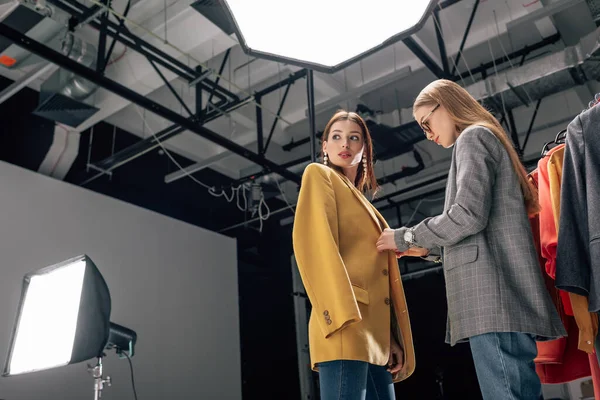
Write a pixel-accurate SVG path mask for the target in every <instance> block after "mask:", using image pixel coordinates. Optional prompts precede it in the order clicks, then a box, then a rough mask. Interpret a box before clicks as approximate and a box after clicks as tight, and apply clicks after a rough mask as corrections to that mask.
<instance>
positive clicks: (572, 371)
mask: <svg viewBox="0 0 600 400" xmlns="http://www.w3.org/2000/svg"><path fill="white" fill-rule="evenodd" d="M529 180H530V182H531V183H533V185H534V186H536V187H538V190H539V186H538V170H535V171H533V172H532V173H531V174H530V175H529ZM530 224H531V229H532V233H533V238H534V244H535V247H536V251H537V254H538V260H539V264H540V268H541V271H542V276H543V277H544V282H545V283H546V288H547V290H548V292H549V293H550V297H551V298H552V301H553V303H554V305H555V307H556V309H557V311H558V313H559V315H560V318H561V320H562V322H563V325H564V326H565V329H566V330H567V332H568V336H567V337H562V338H559V339H556V340H551V341H544V342H537V348H538V355H537V357H536V358H535V360H534V362H535V368H536V372H537V374H538V376H539V377H540V381H541V382H542V383H544V384H557V383H565V382H571V381H573V380H576V379H579V378H585V377H587V376H590V375H591V374H592V372H591V368H590V363H589V359H588V356H587V354H586V353H584V352H581V351H578V350H577V345H578V340H577V337H578V335H579V330H578V328H577V324H576V323H575V320H574V318H573V317H572V316H568V315H567V314H566V313H565V310H564V306H563V303H562V298H561V296H560V294H559V290H558V289H556V287H555V282H554V279H552V278H551V277H550V276H549V275H548V273H547V272H546V268H545V259H544V258H543V257H542V252H541V244H540V232H541V229H540V221H539V214H538V215H536V216H533V217H530ZM598 398H599V399H600V397H598Z"/></svg>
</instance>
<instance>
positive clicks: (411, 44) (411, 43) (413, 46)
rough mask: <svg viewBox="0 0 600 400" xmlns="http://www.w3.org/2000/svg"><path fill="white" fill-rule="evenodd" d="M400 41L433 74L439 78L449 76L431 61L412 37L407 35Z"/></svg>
mask: <svg viewBox="0 0 600 400" xmlns="http://www.w3.org/2000/svg"><path fill="white" fill-rule="evenodd" d="M402 42H403V43H404V44H405V45H406V47H408V49H409V50H410V51H412V53H413V54H414V55H415V56H416V57H417V58H418V59H419V60H421V62H422V63H423V64H425V66H426V67H427V69H429V70H430V71H431V72H432V73H433V74H434V75H435V76H437V77H438V78H440V79H442V78H446V79H450V77H451V76H450V75H449V74H446V73H445V72H444V70H443V69H442V68H440V66H439V65H437V63H436V62H435V61H433V60H432V59H431V57H429V55H428V54H427V53H426V52H425V50H423V49H422V48H421V46H419V45H418V44H417V42H415V40H414V39H413V38H412V37H407V38H406V39H403V40H402Z"/></svg>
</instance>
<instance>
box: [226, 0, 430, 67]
mask: <svg viewBox="0 0 600 400" xmlns="http://www.w3.org/2000/svg"><path fill="white" fill-rule="evenodd" d="M218 2H219V3H220V6H221V7H222V8H223V10H224V11H225V17H226V18H227V19H228V20H229V24H230V25H231V27H232V28H233V30H234V31H235V33H236V36H237V37H238V40H239V42H240V45H241V46H242V48H243V49H244V52H245V53H247V54H250V55H253V56H255V57H259V58H266V59H271V60H274V61H278V62H283V63H286V64H294V65H298V66H301V67H306V68H309V69H313V70H315V71H322V72H329V73H332V72H336V71H338V70H340V69H342V68H344V67H346V66H348V65H350V64H352V63H354V62H356V61H358V60H360V59H362V58H364V57H366V56H368V55H370V54H372V53H374V52H376V51H378V50H380V49H382V48H384V47H386V46H388V45H390V44H392V43H394V42H397V41H399V40H402V39H404V38H406V37H408V36H410V35H412V34H413V33H415V32H417V31H418V30H420V29H421V28H422V27H423V25H424V24H425V21H426V20H427V18H428V17H429V15H430V14H431V12H432V11H433V9H434V7H435V6H436V4H437V0H412V1H408V2H407V1H401V0H396V1H392V0H370V1H363V0H360V1H359V0H326V1H323V0H304V1H301V2H292V1H281V0H253V1H249V0H218Z"/></svg>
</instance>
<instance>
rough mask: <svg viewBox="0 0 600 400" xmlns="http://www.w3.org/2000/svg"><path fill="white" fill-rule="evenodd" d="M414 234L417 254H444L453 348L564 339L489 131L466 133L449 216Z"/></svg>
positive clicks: (450, 189)
mask: <svg viewBox="0 0 600 400" xmlns="http://www.w3.org/2000/svg"><path fill="white" fill-rule="evenodd" d="M414 234H415V237H414V240H415V242H416V244H417V245H418V246H421V247H425V248H429V249H431V248H435V247H438V246H439V247H442V248H443V250H444V251H443V253H444V256H443V263H444V264H443V265H444V276H445V278H446V296H447V299H448V322H447V333H446V341H447V342H448V343H450V344H451V345H455V344H456V343H457V342H461V341H466V340H468V338H469V337H471V336H475V335H480V334H483V333H489V332H523V333H530V334H533V335H535V336H537V339H538V340H548V339H555V338H558V337H561V336H566V331H565V329H564V327H563V324H562V322H561V320H560V317H559V316H558V312H557V311H556V308H555V307H554V305H553V303H552V300H551V299H550V295H549V294H548V291H547V289H546V287H545V285H544V280H543V277H542V275H541V271H540V266H539V262H538V258H537V256H536V252H535V246H534V243H533V235H532V232H531V225H530V223H529V219H528V217H527V211H526V209H525V204H524V201H523V193H522V191H521V188H520V186H519V180H518V177H517V175H516V173H515V172H514V169H513V166H512V164H511V161H510V157H509V155H508V152H507V151H506V149H505V148H504V146H503V145H502V143H501V142H500V140H499V139H498V138H496V136H495V135H494V134H493V133H492V132H491V131H489V130H488V129H487V128H484V127H481V126H475V125H474V126H471V127H469V128H467V129H465V130H464V131H463V132H462V133H461V135H460V136H459V138H458V140H457V141H456V143H455V145H454V149H453V153H452V165H451V167H450V173H449V175H448V183H447V187H446V202H445V205H444V212H443V214H441V215H438V216H437V217H433V218H428V219H426V220H424V221H423V222H421V223H420V224H418V225H417V226H416V227H415V230H414Z"/></svg>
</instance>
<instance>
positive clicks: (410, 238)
mask: <svg viewBox="0 0 600 400" xmlns="http://www.w3.org/2000/svg"><path fill="white" fill-rule="evenodd" d="M404 240H405V241H406V242H408V243H412V241H413V234H412V231H406V232H404Z"/></svg>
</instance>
